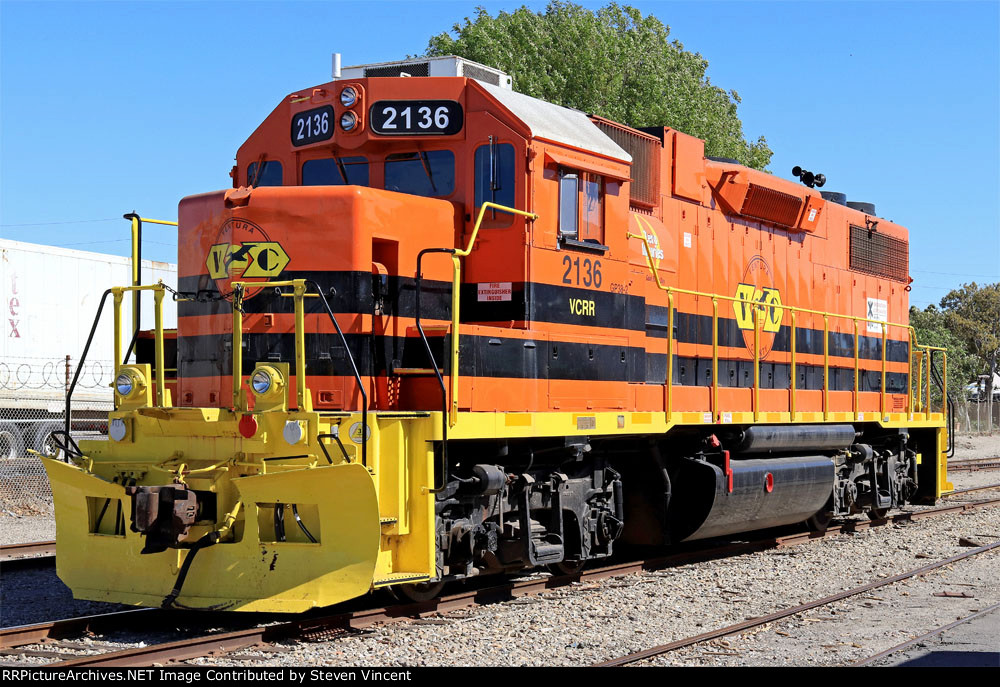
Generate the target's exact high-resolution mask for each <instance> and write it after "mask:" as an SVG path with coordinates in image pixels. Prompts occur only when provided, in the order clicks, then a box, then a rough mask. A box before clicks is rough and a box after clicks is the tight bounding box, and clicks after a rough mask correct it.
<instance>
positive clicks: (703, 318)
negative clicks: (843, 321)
mask: <svg viewBox="0 0 1000 687" xmlns="http://www.w3.org/2000/svg"><path fill="white" fill-rule="evenodd" d="M667 310H668V309H667V308H666V307H665V306H659V305H651V304H647V306H646V313H647V314H646V316H647V321H646V328H647V332H646V334H647V336H651V337H654V338H662V339H665V338H666V337H667ZM718 330H719V331H718V336H719V345H720V346H730V347H734V348H742V347H743V345H744V343H743V332H742V330H740V328H739V326H738V325H737V324H736V320H735V319H733V318H727V317H722V316H720V317H719V326H718ZM791 331H792V328H791V327H790V326H788V325H782V326H781V328H780V329H779V330H778V333H777V334H776V335H775V337H774V343H773V344H772V346H771V350H774V351H779V352H784V353H787V352H790V351H791V350H792V345H791V338H792V337H791ZM674 338H675V340H676V341H678V342H679V343H693V344H702V345H706V346H711V345H712V317H711V316H710V315H697V314H694V313H686V312H680V311H678V310H676V309H675V310H674ZM795 350H796V352H797V353H807V354H812V355H823V330H822V329H812V328H808V327H801V326H799V327H796V328H795ZM828 350H829V353H830V356H831V357H838V358H854V334H851V333H843V332H829V343H828ZM909 356H910V343H909V342H908V341H901V340H898V339H887V341H886V360H887V361H889V362H899V363H905V362H909V360H910V357H909ZM858 357H860V358H861V359H863V360H881V359H882V337H881V336H865V335H861V337H860V338H859V340H858Z"/></svg>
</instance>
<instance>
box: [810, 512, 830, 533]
mask: <svg viewBox="0 0 1000 687" xmlns="http://www.w3.org/2000/svg"><path fill="white" fill-rule="evenodd" d="M832 520H833V511H828V510H821V511H818V512H817V513H816V514H815V515H813V516H812V517H810V518H809V519H808V520H806V527H808V528H809V530H810V531H812V532H826V529H827V528H828V527H829V526H830V522H831V521H832Z"/></svg>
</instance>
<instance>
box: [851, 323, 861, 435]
mask: <svg viewBox="0 0 1000 687" xmlns="http://www.w3.org/2000/svg"><path fill="white" fill-rule="evenodd" d="M852 319H854V398H853V400H852V403H853V405H854V419H855V420H857V419H858V413H860V412H861V395H860V393H859V390H860V386H859V382H858V377H859V376H860V375H861V360H860V355H859V351H858V334H859V330H858V320H857V319H856V318H852Z"/></svg>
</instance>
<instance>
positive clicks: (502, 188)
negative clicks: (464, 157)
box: [474, 143, 515, 226]
mask: <svg viewBox="0 0 1000 687" xmlns="http://www.w3.org/2000/svg"><path fill="white" fill-rule="evenodd" d="M474 165H475V168H476V181H475V185H476V196H475V203H476V215H477V216H478V214H479V208H480V207H482V205H483V203H487V202H489V203H497V204H498V205H506V206H507V207H511V208H512V207H514V202H515V201H514V179H515V173H514V146H513V145H511V144H510V143H501V144H499V145H498V144H496V143H492V144H487V145H482V146H479V147H478V148H476V155H475V161H474ZM484 219H485V220H490V221H493V220H496V223H495V224H494V226H498V225H506V224H510V223H511V221H512V220H513V215H511V214H510V213H509V212H503V211H497V210H490V212H488V213H487V214H486V216H485V218H484Z"/></svg>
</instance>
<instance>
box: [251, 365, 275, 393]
mask: <svg viewBox="0 0 1000 687" xmlns="http://www.w3.org/2000/svg"><path fill="white" fill-rule="evenodd" d="M273 384H274V377H273V376H272V375H271V373H270V371H268V370H266V369H261V370H257V371H256V372H254V373H253V378H252V379H251V380H250V386H252V387H253V392H254V393H255V394H257V395H258V396H262V395H264V394H266V393H267V392H268V391H270V390H271V386H272V385H273Z"/></svg>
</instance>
